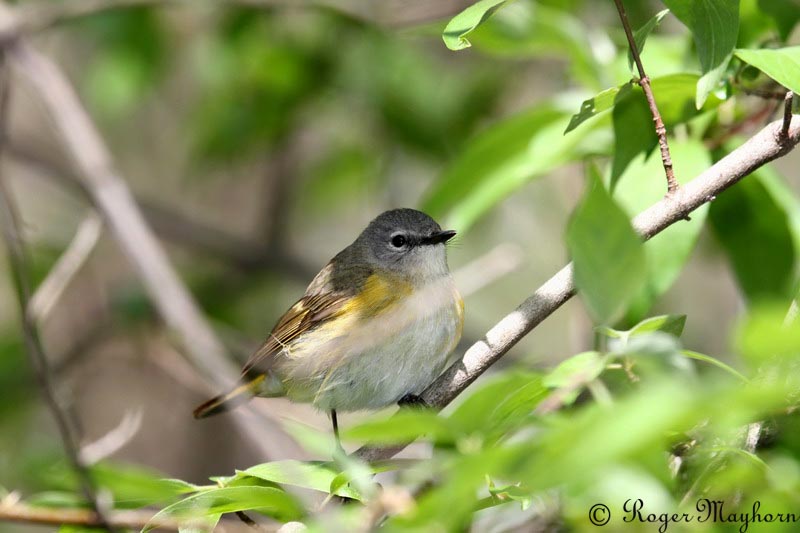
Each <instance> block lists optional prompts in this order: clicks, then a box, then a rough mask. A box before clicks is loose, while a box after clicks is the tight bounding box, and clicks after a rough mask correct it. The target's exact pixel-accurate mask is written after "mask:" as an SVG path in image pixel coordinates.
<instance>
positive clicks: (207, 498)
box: [142, 487, 303, 533]
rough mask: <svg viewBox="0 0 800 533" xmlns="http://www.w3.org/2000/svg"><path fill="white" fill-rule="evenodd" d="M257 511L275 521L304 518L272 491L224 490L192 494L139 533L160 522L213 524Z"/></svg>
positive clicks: (284, 496) (282, 495)
mask: <svg viewBox="0 0 800 533" xmlns="http://www.w3.org/2000/svg"><path fill="white" fill-rule="evenodd" d="M250 509H253V510H256V511H258V512H261V513H264V514H267V515H270V516H273V517H275V518H277V519H278V520H282V521H288V520H297V519H298V518H301V517H302V516H303V510H302V508H301V507H300V506H299V505H298V504H297V502H296V501H295V500H294V498H292V497H291V496H290V495H289V494H287V493H286V492H284V491H282V490H280V489H276V488H272V487H224V488H220V489H212V490H207V491H204V492H200V493H198V494H194V495H192V496H189V497H188V498H185V499H183V500H181V501H179V502H177V503H174V504H172V505H170V506H168V507H165V508H164V509H162V510H161V511H159V512H158V513H157V514H156V515H155V516H153V518H152V519H150V521H149V522H148V524H147V525H145V527H144V528H143V529H142V533H147V532H148V531H150V530H151V529H154V528H156V527H157V526H158V522H159V520H163V519H176V520H180V521H187V522H189V523H193V522H195V521H200V523H202V522H203V519H208V518H210V519H211V520H213V521H216V519H218V518H219V515H221V514H223V513H235V512H237V511H247V510H250Z"/></svg>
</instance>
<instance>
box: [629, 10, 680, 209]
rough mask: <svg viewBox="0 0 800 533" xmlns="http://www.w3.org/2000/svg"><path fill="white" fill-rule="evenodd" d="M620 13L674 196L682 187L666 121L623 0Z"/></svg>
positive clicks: (668, 186)
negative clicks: (675, 168)
mask: <svg viewBox="0 0 800 533" xmlns="http://www.w3.org/2000/svg"><path fill="white" fill-rule="evenodd" d="M614 3H615V4H616V6H617V11H618V12H619V18H620V20H621V21H622V27H623V28H625V36H626V37H627V38H628V46H629V47H630V49H631V55H632V56H633V61H634V62H635V63H636V69H637V70H638V71H639V81H638V83H639V85H640V86H641V87H642V91H644V96H645V98H647V105H648V106H649V107H650V113H651V114H652V115H653V122H654V123H655V127H656V135H657V136H658V146H659V147H660V148H661V163H662V164H663V165H664V174H666V176H667V194H673V193H675V191H677V190H678V188H679V187H680V185H679V184H678V181H677V180H676V179H675V171H674V170H673V169H672V157H671V156H670V153H669V143H668V142H667V128H666V126H664V121H663V120H662V119H661V113H659V112H658V106H657V105H656V98H655V96H653V88H652V87H651V86H650V78H648V77H647V74H646V73H645V71H644V65H642V58H641V56H639V49H638V47H637V46H636V40H635V39H634V38H633V32H632V31H631V24H630V22H628V15H627V14H626V13H625V6H623V5H622V0H614Z"/></svg>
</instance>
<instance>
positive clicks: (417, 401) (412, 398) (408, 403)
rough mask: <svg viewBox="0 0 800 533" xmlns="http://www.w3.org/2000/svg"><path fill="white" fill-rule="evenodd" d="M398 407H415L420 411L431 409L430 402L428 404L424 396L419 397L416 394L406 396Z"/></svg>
mask: <svg viewBox="0 0 800 533" xmlns="http://www.w3.org/2000/svg"><path fill="white" fill-rule="evenodd" d="M397 405H399V406H400V407H413V408H420V409H424V408H427V407H430V405H428V402H426V401H425V400H424V399H423V398H422V396H417V395H416V394H406V395H405V396H403V397H402V398H400V401H398V402H397Z"/></svg>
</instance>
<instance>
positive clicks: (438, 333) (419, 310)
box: [285, 275, 463, 411]
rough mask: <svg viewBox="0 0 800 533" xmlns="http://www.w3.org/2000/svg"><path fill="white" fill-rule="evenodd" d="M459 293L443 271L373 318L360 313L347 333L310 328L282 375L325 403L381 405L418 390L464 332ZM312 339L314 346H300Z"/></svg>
mask: <svg viewBox="0 0 800 533" xmlns="http://www.w3.org/2000/svg"><path fill="white" fill-rule="evenodd" d="M462 318H463V317H462V308H461V298H460V297H459V296H458V292H457V291H456V290H455V287H454V285H453V281H452V278H451V277H450V276H449V275H447V276H442V277H440V278H438V279H437V280H435V281H433V282H431V283H430V284H428V285H426V286H425V287H423V288H420V289H417V290H416V291H414V292H413V293H412V294H411V295H410V296H408V297H406V298H404V300H403V303H401V304H399V305H397V306H394V307H392V309H391V310H390V311H387V312H385V313H382V314H380V315H379V316H377V317H375V318H371V319H368V320H364V321H359V322H358V325H357V326H355V324H354V327H351V328H349V331H348V333H347V335H344V336H341V337H339V338H336V339H332V340H331V339H326V340H325V342H324V343H323V344H324V348H323V350H324V351H325V354H324V355H322V354H320V353H319V351H318V350H319V348H320V343H319V342H315V341H318V340H319V339H314V338H312V337H313V336H314V332H311V333H309V334H308V337H309V338H308V339H303V340H304V341H306V342H298V343H295V345H294V346H293V349H292V352H293V355H292V356H291V358H290V361H291V362H290V363H289V364H288V365H287V366H286V367H285V374H286V377H289V378H290V379H291V381H292V382H294V383H295V384H298V383H304V386H301V387H291V388H290V389H289V397H290V398H292V399H294V400H295V401H309V402H313V403H314V405H315V406H316V407H318V408H319V409H322V410H330V409H336V410H337V411H356V410H361V409H379V408H381V407H385V406H388V405H391V404H393V403H396V402H397V401H398V400H400V399H401V398H402V397H403V396H405V395H406V394H414V395H417V394H420V393H421V392H422V391H423V390H424V389H425V388H426V387H427V386H428V385H429V384H430V383H431V382H433V380H434V379H435V378H436V377H437V376H438V375H439V374H440V373H441V371H442V370H443V368H444V365H445V363H446V362H447V356H448V355H449V353H450V352H451V351H452V349H453V348H454V347H455V345H456V343H457V342H458V339H459V337H460V335H461V324H462ZM304 346H308V347H309V349H310V347H312V346H314V347H316V350H315V352H316V353H315V354H311V353H303V352H304Z"/></svg>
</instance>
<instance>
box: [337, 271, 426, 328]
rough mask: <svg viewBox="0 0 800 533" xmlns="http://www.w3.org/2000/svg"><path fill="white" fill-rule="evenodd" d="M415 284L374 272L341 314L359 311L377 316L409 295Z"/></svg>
mask: <svg viewBox="0 0 800 533" xmlns="http://www.w3.org/2000/svg"><path fill="white" fill-rule="evenodd" d="M413 291H414V286H413V285H412V284H411V283H409V282H408V281H405V280H399V279H396V278H392V277H389V276H388V275H386V274H382V273H381V274H372V275H371V276H370V277H368V278H367V280H366V281H365V282H364V287H363V289H362V290H361V293H360V294H358V295H356V296H354V297H353V298H350V300H349V301H348V302H347V303H346V304H345V305H344V306H343V308H342V310H341V311H340V314H342V315H344V316H348V315H349V314H350V313H357V314H358V315H360V316H361V317H370V316H375V315H376V314H378V313H380V312H382V311H385V310H387V309H388V308H389V307H391V306H393V305H394V304H397V303H398V302H399V301H400V300H401V299H402V298H404V297H406V296H409V295H410V294H411V293H412V292H413Z"/></svg>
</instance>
